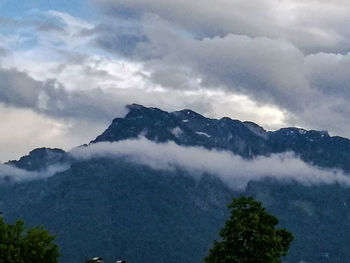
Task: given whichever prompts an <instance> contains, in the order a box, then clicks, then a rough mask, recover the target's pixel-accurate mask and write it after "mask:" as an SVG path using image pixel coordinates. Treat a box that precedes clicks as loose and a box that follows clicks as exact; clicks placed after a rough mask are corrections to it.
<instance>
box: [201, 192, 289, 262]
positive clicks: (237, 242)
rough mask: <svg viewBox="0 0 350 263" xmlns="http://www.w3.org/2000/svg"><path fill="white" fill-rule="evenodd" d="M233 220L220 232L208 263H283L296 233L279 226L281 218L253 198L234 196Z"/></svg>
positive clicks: (232, 206)
mask: <svg viewBox="0 0 350 263" xmlns="http://www.w3.org/2000/svg"><path fill="white" fill-rule="evenodd" d="M228 207H229V208H230V209H231V216H230V219H229V220H227V221H226V223H225V226H224V228H222V229H221V230H220V232H219V235H220V237H221V240H220V241H217V240H215V241H214V245H213V247H212V248H211V249H210V251H209V255H208V256H207V257H206V258H205V259H204V260H205V262H206V263H281V262H282V261H281V257H282V256H285V255H286V254H287V251H288V249H289V245H290V243H291V242H292V240H293V235H292V234H291V233H290V232H288V231H287V230H285V229H276V226H277V224H278V219H277V218H276V217H274V216H273V215H270V214H268V213H267V212H266V211H265V208H264V207H262V205H261V203H260V202H257V201H255V200H254V199H253V198H252V197H241V198H238V199H233V200H232V203H231V204H230V205H229V206H228Z"/></svg>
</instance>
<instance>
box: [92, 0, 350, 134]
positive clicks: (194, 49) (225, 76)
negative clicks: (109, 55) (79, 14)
mask: <svg viewBox="0 0 350 263" xmlns="http://www.w3.org/2000/svg"><path fill="white" fill-rule="evenodd" d="M105 2H108V3H107V6H108V7H111V9H110V10H109V12H112V13H113V14H115V15H120V14H119V13H120V12H124V11H125V8H127V9H128V8H130V10H134V11H135V12H136V14H138V15H136V17H137V21H138V22H132V24H133V26H139V27H138V30H139V33H138V34H139V38H140V39H141V38H144V39H146V41H137V39H138V38H137V37H136V38H134V39H136V40H135V41H134V42H133V45H131V46H128V47H129V48H131V50H130V49H129V50H128V52H127V53H125V52H124V48H123V45H122V44H120V43H119V44H118V41H116V42H115V43H116V45H113V44H109V45H108V47H104V46H103V45H101V47H102V48H105V49H107V50H108V51H111V52H114V53H115V54H118V55H123V56H125V57H126V59H129V60H131V61H135V62H137V63H139V64H141V65H143V68H144V69H147V71H148V75H146V77H147V78H148V81H149V83H148V84H149V85H152V84H153V85H155V86H160V87H162V88H164V89H165V90H166V91H167V92H173V90H184V91H194V92H195V91H198V90H207V91H219V92H225V93H226V95H227V96H228V97H230V96H235V95H236V96H246V97H248V98H249V99H250V100H251V101H253V102H255V103H256V104H258V105H264V106H266V105H272V106H273V107H275V108H276V109H278V111H279V113H280V114H283V115H284V119H285V120H286V121H285V123H287V125H288V126H292V125H297V126H303V127H305V128H308V129H320V130H329V131H330V132H331V133H332V134H336V135H341V136H349V131H350V125H349V124H348V122H347V117H346V115H347V113H348V112H349V111H350V108H349V106H348V104H347V103H346V101H347V100H349V99H350V94H349V92H348V90H349V89H348V88H347V83H348V82H349V79H348V74H347V73H348V69H349V67H350V65H348V64H349V63H348V56H349V55H348V54H347V53H346V52H343V53H344V54H336V53H324V52H323V53H319V52H318V51H319V50H323V49H317V48H316V49H315V51H317V52H316V53H313V54H308V53H305V50H303V48H301V47H300V46H299V45H297V44H296V43H294V42H293V41H291V40H290V39H289V38H288V37H285V36H283V35H278V36H277V35H276V36H275V37H273V36H270V35H269V34H261V35H259V34H257V35H254V34H253V35H250V34H238V33H237V32H235V31H227V32H225V34H221V35H220V34H212V35H211V34H208V35H206V36H205V37H198V36H196V35H195V34H192V31H191V32H189V33H188V32H186V31H184V30H183V29H182V28H181V27H180V28H179V24H178V23H177V22H176V21H177V20H176V21H175V20H172V19H170V18H169V17H172V16H171V14H169V15H164V14H163V13H162V12H163V11H162V10H163V7H164V3H163V2H162V3H160V2H159V1H151V3H150V5H151V6H152V5H154V8H153V9H152V7H148V6H147V5H143V1H136V0H135V1H130V2H128V3H124V2H123V1H122V2H123V3H124V4H122V5H120V3H119V2H118V3H116V2H113V1H105ZM165 2H166V1H165ZM262 2H265V3H270V2H269V1H262ZM290 2H291V3H290V4H291V5H292V4H293V3H292V2H293V1H290ZM294 2H296V3H295V4H296V5H300V4H301V3H299V2H297V1H294ZM179 3H181V5H182V4H183V5H186V3H184V2H182V1H180V2H177V3H167V4H169V6H172V5H175V6H177V5H178V4H179ZM205 3H206V2H205ZM205 3H204V7H203V8H204V11H203V9H200V10H202V11H203V12H204V13H205V10H206V9H205V8H206V6H205ZM201 4H203V3H201ZM314 4H315V5H316V8H321V7H320V6H318V5H317V4H316V3H314ZM188 5H190V6H191V5H196V4H195V3H194V1H189V4H188ZM208 5H209V3H208ZM235 5H238V6H237V8H238V10H239V4H238V3H237V2H236V3H235ZM320 5H321V6H322V8H323V7H324V5H323V3H322V4H320ZM120 6H121V9H119V7H120ZM155 6H157V7H155ZM339 6H342V5H340V3H339V5H331V6H330V8H331V10H333V8H334V9H336V10H337V8H338V7H339ZM113 8H114V9H113ZM148 8H151V9H152V10H148ZM164 8H165V7H164ZM174 8H175V7H174ZM218 8H221V9H222V6H220V5H218ZM305 8H306V7H305ZM307 8H308V9H309V6H307ZM123 10H124V11H123ZM128 10H129V9H128ZM249 11H252V10H251V9H249ZM333 11H334V10H333ZM167 12H174V15H175V16H176V15H177V14H176V12H177V10H176V8H175V10H173V9H169V10H167ZM223 12H225V10H223ZM243 13H244V12H243ZM213 15H214V13H213ZM216 15H217V17H218V21H220V18H219V16H218V14H216ZM322 15H323V14H322ZM195 16H196V12H194V13H193V15H192V16H191V17H190V18H189V19H190V20H191V19H195V18H193V17H195ZM118 19H121V18H120V16H119V17H118ZM132 19H135V16H132ZM132 19H131V20H132ZM132 21H134V20H132ZM184 21H186V20H184ZM341 21H343V20H341ZM179 23H180V22H179ZM320 23H321V22H320ZM325 23H326V22H325ZM337 23H338V22H337ZM339 23H340V22H339ZM110 31H113V29H110ZM115 32H118V30H115ZM135 32H136V31H135ZM116 34H117V33H116ZM97 38H101V39H103V34H102V35H101V36H97ZM211 104H214V103H213V102H212V103H211ZM226 114H227V113H226ZM313 115H316V116H317V117H315V118H313V117H312V116H313ZM241 116H243V115H241ZM237 117H238V118H240V116H235V118H237ZM258 122H260V123H262V122H266V121H265V120H262V121H258Z"/></svg>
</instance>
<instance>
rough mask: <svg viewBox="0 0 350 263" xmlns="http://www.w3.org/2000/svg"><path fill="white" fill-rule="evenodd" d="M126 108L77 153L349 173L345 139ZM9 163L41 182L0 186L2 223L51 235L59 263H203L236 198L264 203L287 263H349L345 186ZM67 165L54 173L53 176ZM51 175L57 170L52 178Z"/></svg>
mask: <svg viewBox="0 0 350 263" xmlns="http://www.w3.org/2000/svg"><path fill="white" fill-rule="evenodd" d="M128 107H129V113H128V114H127V115H126V116H125V117H124V118H116V119H114V120H113V122H112V124H111V125H110V126H109V127H108V129H107V130H106V131H105V132H103V133H102V134H101V135H100V136H98V137H97V138H96V139H95V140H93V141H92V142H90V144H89V145H84V146H81V147H83V148H84V147H85V148H89V147H93V146H97V145H99V143H101V142H122V141H125V140H129V139H137V138H139V137H140V136H141V137H144V138H147V139H148V140H150V141H153V142H157V143H164V142H169V141H170V142H173V143H175V144H176V145H180V146H185V147H187V146H195V147H201V149H203V151H204V150H205V149H207V150H212V149H216V150H220V151H228V152H231V153H233V154H235V155H239V156H241V157H242V158H244V159H246V160H254V159H255V158H256V157H261V156H264V157H266V158H268V157H269V156H271V155H273V154H278V153H283V152H294V153H295V156H296V157H297V158H300V159H301V160H303V161H304V162H306V163H308V164H309V165H310V166H317V167H321V168H322V169H321V168H318V169H319V170H320V171H321V170H323V169H329V168H332V169H333V168H336V169H339V170H341V171H344V173H345V176H346V173H348V172H349V171H350V140H348V139H345V138H341V137H337V136H335V137H331V136H329V135H328V133H327V132H324V131H322V132H320V131H307V130H304V129H299V128H283V129H280V130H277V131H266V130H264V129H263V128H262V127H260V126H258V125H257V124H255V123H252V122H241V121H238V120H232V119H230V118H222V119H219V120H217V119H209V118H205V117H203V116H202V115H200V114H198V113H195V112H193V111H191V110H182V111H177V112H170V113H169V112H165V111H162V110H160V109H157V108H147V107H143V106H141V105H135V104H133V105H130V106H128ZM131 150H132V149H131ZM131 150H130V151H131ZM139 158H142V153H140V157H139ZM164 158H166V156H164ZM193 158H195V156H194V157H193ZM136 159H137V158H136ZM210 161H212V162H216V161H217V160H210ZM7 164H8V165H10V166H13V167H17V168H20V169H21V170H20V171H22V170H25V171H26V172H28V174H30V175H32V174H34V175H40V174H41V173H46V174H47V176H45V177H44V178H45V179H43V180H23V181H21V180H12V179H11V178H12V177H11V174H8V175H7V177H6V180H1V181H2V184H0V192H1V195H0V211H2V212H3V213H4V217H5V219H6V220H10V221H13V220H15V219H18V218H23V219H24V220H25V222H27V223H28V224H29V226H31V225H38V224H42V225H44V226H45V228H47V229H49V230H51V232H52V233H53V234H56V235H57V242H58V244H59V246H60V247H61V253H62V257H61V260H60V261H61V262H62V263H64V262H72V263H74V262H77V263H78V262H84V261H85V260H86V259H87V258H93V257H94V256H96V255H99V256H101V257H103V259H104V261H105V262H114V261H115V258H123V259H125V260H126V262H164V263H175V262H190V263H200V262H203V261H202V259H203V258H204V257H205V256H206V255H207V252H208V249H209V248H210V247H211V245H212V241H213V239H215V238H217V233H218V229H219V228H221V226H222V225H223V224H224V222H225V219H226V218H227V216H228V211H227V207H226V205H227V204H228V203H230V201H231V198H232V197H237V196H239V195H242V194H244V195H250V196H253V197H254V198H255V199H257V200H259V201H261V202H262V203H263V205H264V206H265V207H267V209H268V211H269V212H270V213H272V214H274V215H275V216H277V217H278V218H279V219H280V225H281V226H283V227H286V228H287V229H288V230H290V231H291V232H292V233H293V234H294V236H295V241H294V242H293V244H292V247H291V249H290V251H289V255H288V256H287V257H286V258H285V260H284V262H288V263H298V262H312V263H325V262H332V263H343V262H346V261H347V260H348V258H350V250H349V249H348V244H349V243H350V224H349V219H350V188H349V187H348V186H347V185H346V184H344V185H343V184H342V183H340V182H337V181H336V182H337V183H334V180H332V179H330V180H329V183H325V182H327V180H325V181H323V182H322V183H321V182H320V183H319V184H315V183H313V184H310V185H307V184H300V183H298V182H296V181H293V180H285V181H283V180H275V179H272V178H266V179H259V180H252V181H250V182H249V183H248V185H247V186H246V187H245V189H240V190H237V189H235V188H234V187H232V186H231V187H229V186H228V185H227V184H226V183H225V182H223V181H222V180H221V179H220V178H219V177H217V176H215V174H212V173H211V172H210V171H208V172H207V173H204V175H203V176H201V177H200V176H197V175H193V173H194V171H193V170H188V169H183V168H181V166H179V167H176V168H174V169H159V168H157V167H155V166H154V165H153V164H152V163H151V164H146V163H142V162H137V161H133V162H130V161H129V160H128V156H127V155H126V156H116V157H114V158H106V156H98V155H95V156H93V158H81V159H79V158H75V157H74V156H72V154H71V153H67V152H64V151H63V150H60V149H48V148H40V149H35V150H33V151H32V152H30V154H29V155H27V156H24V157H22V158H21V159H20V160H18V161H10V162H8V163H7ZM64 165H66V167H67V168H65V169H62V171H60V172H57V171H58V170H55V169H53V167H64ZM18 171H19V169H17V170H16V172H17V173H18ZM50 171H56V172H52V173H53V174H54V175H53V176H49V175H50V173H49V172H50ZM296 176H297V175H296ZM330 176H332V173H330ZM334 176H336V174H334ZM21 178H22V177H21ZM38 178H41V177H40V176H39V177H38Z"/></svg>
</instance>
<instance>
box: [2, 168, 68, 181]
mask: <svg viewBox="0 0 350 263" xmlns="http://www.w3.org/2000/svg"><path fill="white" fill-rule="evenodd" d="M68 168H69V166H68V165H52V166H49V167H48V168H47V169H45V170H43V171H39V172H28V171H26V170H23V169H19V168H16V167H14V166H11V165H6V164H0V183H5V182H26V181H32V180H40V179H45V178H48V177H50V176H53V175H54V174H56V173H58V172H63V171H65V170H67V169H68Z"/></svg>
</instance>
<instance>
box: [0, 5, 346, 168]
mask: <svg viewBox="0 0 350 263" xmlns="http://www.w3.org/2000/svg"><path fill="white" fill-rule="evenodd" d="M14 4H15V3H14ZM17 4H19V5H20V3H17ZM89 4H91V5H89V6H88V5H87V6H86V8H84V9H85V11H84V14H86V9H87V8H90V9H91V10H92V9H93V10H94V14H95V15H93V16H92V15H91V16H86V15H83V13H82V14H81V16H80V15H79V10H76V9H75V10H69V8H67V9H64V10H63V9H62V8H61V9H60V11H58V10H50V9H38V8H36V9H31V10H27V11H25V12H23V13H21V14H18V15H15V14H13V15H11V16H9V15H8V14H5V13H4V14H1V13H0V25H1V26H2V29H3V30H2V31H1V32H0V40H1V41H0V80H1V81H0V116H4V118H2V128H1V131H0V146H1V148H2V149H3V150H1V151H0V160H1V161H6V160H8V159H13V158H18V157H19V156H21V155H24V154H26V153H27V152H29V151H30V150H31V149H32V148H34V147H40V146H51V147H60V148H64V149H69V148H71V147H73V146H76V145H79V144H83V143H86V142H88V141H90V140H91V139H93V138H94V137H96V136H97V135H98V134H99V133H101V132H102V131H103V129H105V128H106V127H107V126H108V124H109V123H110V122H111V121H112V119H113V118H115V117H120V116H123V115H124V114H125V113H126V111H125V108H124V106H125V105H126V104H130V103H139V104H144V105H146V106H155V107H160V108H162V109H164V110H170V111H173V110H179V109H182V108H191V109H193V110H195V111H198V112H199V113H202V114H204V115H206V116H208V117H215V118H220V117H223V116H229V117H231V118H235V119H241V120H251V121H254V122H257V123H258V124H260V125H262V126H264V127H265V128H267V129H277V128H280V127H283V126H300V127H304V128H306V129H318V130H329V131H330V133H331V134H333V135H342V136H345V137H350V122H349V121H348V116H349V113H350V106H349V104H348V101H349V99H350V89H349V88H350V87H349V83H350V82H349V80H350V79H349V78H350V77H349V76H350V53H349V48H350V30H349V26H348V25H349V23H350V16H349V15H348V14H349V13H350V3H349V2H348V1H345V0H335V1H316V0H311V1H299V0H286V1H274V0H262V1H261V0H252V1H243V0H233V1H227V0H217V1H210V0H201V1H194V0H187V1H184V0H178V1H170V0H147V1H145V0H98V1H97V0H90V1H89ZM53 6H57V5H53ZM14 10H15V9H14ZM19 10H22V9H21V8H19ZM73 14H74V15H73ZM15 120H18V122H16V121H15ZM19 131H21V132H19ZM33 133H34V134H35V135H36V136H32V135H31V134H33Z"/></svg>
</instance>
